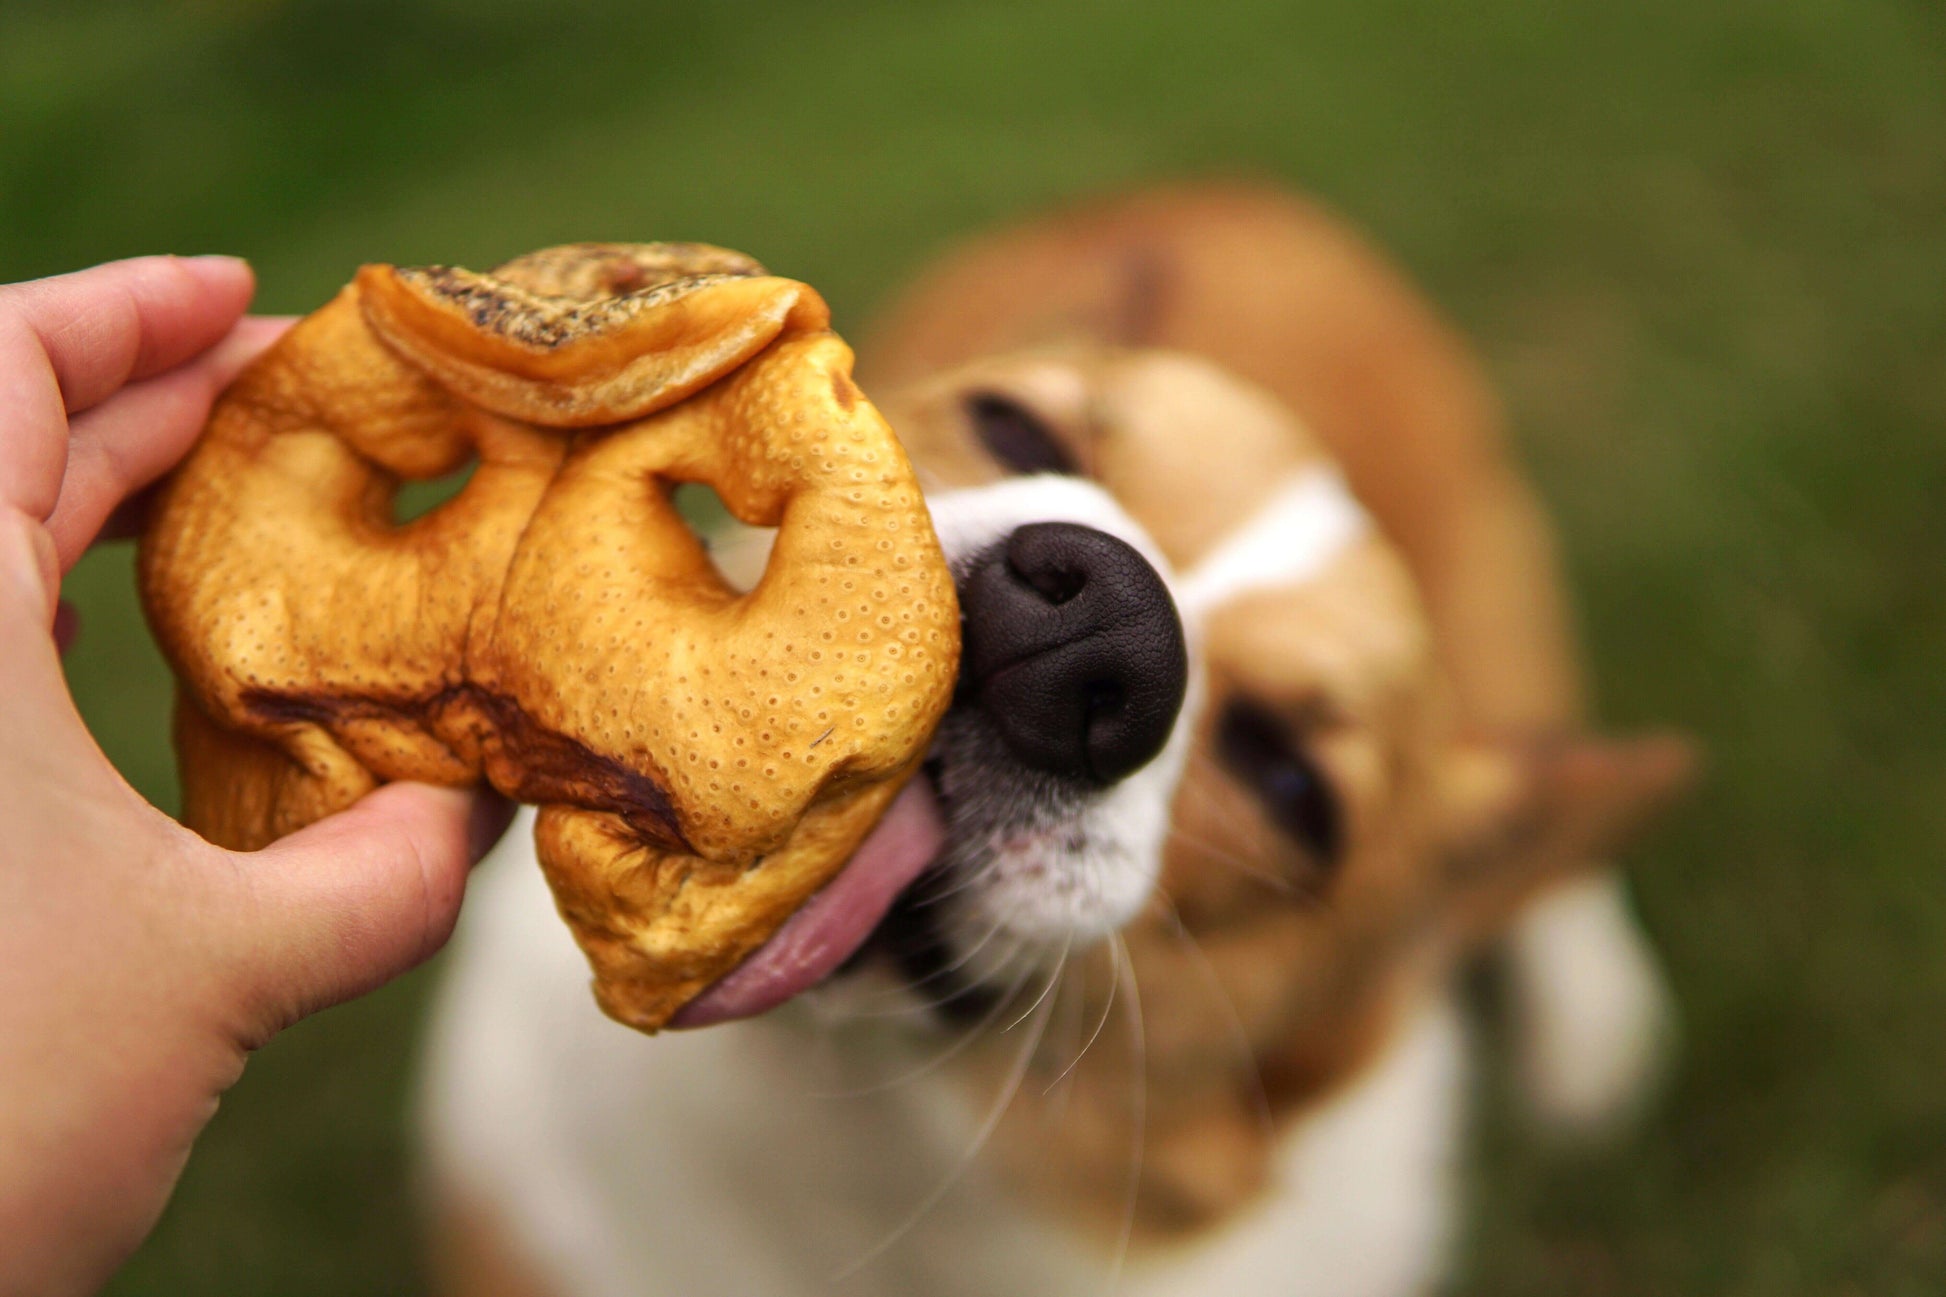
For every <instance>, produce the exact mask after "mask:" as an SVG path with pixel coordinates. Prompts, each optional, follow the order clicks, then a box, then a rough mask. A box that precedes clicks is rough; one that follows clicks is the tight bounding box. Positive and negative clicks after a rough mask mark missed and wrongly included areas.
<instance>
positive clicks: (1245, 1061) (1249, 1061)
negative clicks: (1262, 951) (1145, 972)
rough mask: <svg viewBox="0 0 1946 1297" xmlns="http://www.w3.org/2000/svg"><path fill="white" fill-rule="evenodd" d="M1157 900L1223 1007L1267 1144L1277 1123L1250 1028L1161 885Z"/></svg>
mask: <svg viewBox="0 0 1946 1297" xmlns="http://www.w3.org/2000/svg"><path fill="white" fill-rule="evenodd" d="M1156 899H1157V901H1159V902H1160V903H1161V904H1162V905H1163V907H1164V908H1165V909H1167V910H1168V912H1169V931H1170V934H1171V935H1172V936H1174V937H1175V938H1176V940H1177V941H1178V942H1179V943H1180V944H1181V946H1182V949H1183V953H1184V954H1185V955H1187V956H1188V957H1189V962H1190V963H1191V964H1193V965H1194V966H1195V968H1196V970H1197V972H1198V973H1199V974H1200V975H1201V976H1202V978H1203V980H1204V982H1205V983H1206V984H1207V985H1208V987H1209V990H1210V995H1211V998H1213V999H1214V1000H1215V1001H1216V1003H1217V1005H1218V1007H1219V1008H1220V1009H1221V1010H1222V1012H1223V1016H1224V1018H1225V1020H1226V1024H1227V1025H1228V1027H1229V1035H1230V1040H1231V1042H1232V1043H1233V1044H1234V1045H1235V1046H1236V1054H1237V1066H1238V1069H1239V1071H1240V1072H1241V1074H1242V1076H1243V1077H1244V1079H1245V1082H1246V1084H1247V1085H1248V1086H1249V1089H1250V1107H1251V1110H1252V1112H1253V1113H1254V1115H1255V1116H1256V1119H1257V1127H1258V1129H1259V1130H1260V1131H1261V1132H1262V1134H1263V1138H1264V1143H1265V1144H1269V1143H1270V1142H1271V1141H1272V1140H1274V1139H1275V1138H1276V1134H1277V1131H1276V1126H1275V1123H1274V1122H1273V1120H1272V1118H1271V1113H1270V1095H1269V1094H1268V1093H1267V1092H1266V1091H1265V1089H1264V1074H1263V1068H1262V1067H1261V1066H1260V1065H1259V1063H1258V1061H1257V1053H1256V1050H1255V1049H1254V1048H1252V1047H1251V1044H1250V1031H1249V1028H1247V1027H1246V1026H1244V1023H1243V1015H1242V1014H1241V1013H1239V1012H1237V1006H1236V1000H1235V999H1234V998H1233V997H1232V996H1231V995H1230V992H1229V990H1228V988H1226V987H1225V986H1224V985H1223V979H1222V977H1221V976H1220V975H1219V974H1218V973H1217V971H1216V965H1215V964H1214V963H1212V962H1211V961H1210V957H1209V954H1208V952H1206V951H1205V950H1204V949H1203V943H1202V942H1200V941H1198V940H1196V934H1195V933H1193V932H1191V931H1190V930H1189V925H1188V924H1186V923H1184V922H1183V919H1182V912H1181V911H1180V910H1178V909H1177V908H1176V902H1175V898H1174V897H1172V896H1170V895H1169V893H1168V892H1167V891H1166V890H1165V889H1164V888H1162V887H1160V886H1158V887H1157V888H1156Z"/></svg>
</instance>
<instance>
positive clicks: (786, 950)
mask: <svg viewBox="0 0 1946 1297" xmlns="http://www.w3.org/2000/svg"><path fill="white" fill-rule="evenodd" d="M945 840H946V829H945V826H944V825H943V824H941V823H940V819H939V807H938V804H937V803H936V802H935V801H934V800H933V795H932V790H931V788H929V787H928V786H927V784H926V780H925V779H924V778H923V777H922V778H918V779H914V780H913V781H912V782H911V783H909V784H907V785H906V786H905V791H904V792H901V793H900V794H899V795H898V797H897V799H896V800H894V801H893V803H892V805H891V808H890V809H889V810H887V811H886V812H885V818H884V819H882V820H880V821H879V822H878V827H877V828H875V829H873V830H872V831H871V834H870V835H869V836H868V837H867V838H866V839H865V840H864V842H862V843H860V844H859V846H858V850H857V851H855V852H853V853H852V857H851V861H850V863H849V864H847V865H846V866H845V867H844V868H843V869H842V870H840V871H839V873H838V876H837V877H836V878H834V879H832V880H831V881H830V882H828V883H826V884H825V885H824V887H823V888H822V889H821V890H820V891H819V892H818V893H817V894H816V895H815V896H813V897H812V898H811V899H810V900H809V901H806V902H805V903H804V907H803V908H802V909H800V910H799V911H798V912H797V913H796V914H794V915H792V916H791V918H790V921H789V922H787V923H786V924H784V926H783V927H781V928H779V929H778V930H777V932H776V934H775V935H773V936H772V937H771V939H770V940H769V941H766V942H765V943H764V944H763V945H761V946H759V947H757V949H756V951H755V953H753V954H752V955H751V956H750V957H749V958H748V959H745V960H744V961H743V962H742V963H741V964H739V965H737V966H736V967H735V968H734V969H732V970H731V971H730V972H729V973H728V974H726V975H725V976H724V977H723V978H722V979H721V980H719V981H718V982H717V983H716V984H715V985H713V986H711V987H710V988H709V989H708V990H706V991H704V992H703V993H702V994H701V995H699V996H697V997H696V998H695V999H693V1000H691V1001H690V1002H689V1003H688V1004H686V1005H684V1006H683V1008H682V1011H681V1012H680V1013H678V1014H676V1016H675V1017H674V1018H672V1019H671V1020H670V1022H669V1025H670V1026H671V1027H707V1026H709V1025H710V1024H711V1023H714V1022H725V1021H728V1020H729V1019H731V1018H747V1017H749V1016H750V1015H752V1014H755V1013H762V1012H763V1011H764V1010H765V1009H771V1008H775V1007H776V1006H777V1005H780V1004H782V1003H783V1002H784V1001H785V1000H788V999H790V998H791V997H792V996H793V995H796V994H797V993H798V992H799V991H802V990H805V989H806V988H808V987H811V986H814V985H816V984H817V983H818V982H821V981H823V980H824V979H825V978H826V977H828V976H830V974H831V971H832V970H833V969H835V968H837V967H838V965H840V964H842V963H844V962H845V960H846V959H848V958H850V957H851V954H852V952H853V951H855V950H857V949H858V947H860V946H862V945H863V944H865V938H866V937H868V936H870V935H871V932H872V929H873V928H875V927H877V926H878V921H879V920H880V919H882V918H884V917H885V912H886V911H887V910H888V909H890V908H891V907H892V900H893V898H894V897H896V896H897V895H898V894H899V892H900V891H902V890H903V889H904V888H905V886H906V884H908V883H910V882H911V881H912V880H913V879H915V878H917V877H918V876H919V874H920V871H922V870H923V869H925V867H926V866H927V865H929V864H931V863H932V859H933V857H934V856H935V855H937V854H938V853H939V848H940V845H941V844H942V843H943V842H944V841H945Z"/></svg>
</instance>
